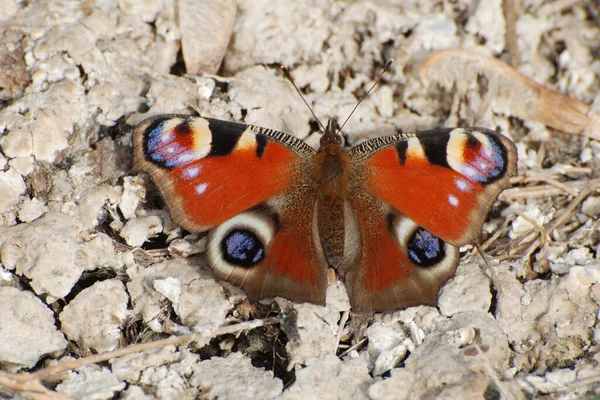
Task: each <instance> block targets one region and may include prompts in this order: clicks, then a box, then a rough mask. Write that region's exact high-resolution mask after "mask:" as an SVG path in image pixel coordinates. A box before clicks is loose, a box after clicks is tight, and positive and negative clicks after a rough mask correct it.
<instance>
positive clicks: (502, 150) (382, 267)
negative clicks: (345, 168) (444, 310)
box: [343, 128, 516, 310]
mask: <svg viewBox="0 0 600 400" xmlns="http://www.w3.org/2000/svg"><path fill="white" fill-rule="evenodd" d="M349 154H350V156H351V158H352V161H353V163H352V165H353V169H352V172H351V174H352V176H351V182H352V183H351V184H350V187H349V191H348V203H349V207H350V208H351V210H352V215H353V218H352V219H351V220H350V224H353V225H354V226H355V227H356V230H357V235H356V236H355V237H353V238H350V240H347V241H346V243H347V247H348V248H347V249H346V254H347V255H348V259H347V260H346V261H345V265H344V268H343V270H344V271H345V279H346V284H347V287H348V290H349V293H350V299H351V303H352V305H353V308H354V309H357V310H386V309H398V308H405V307H408V306H411V305H415V304H431V305H434V304H435V302H436V299H437V292H438V290H439V288H440V287H441V285H442V284H443V283H444V282H445V281H446V280H447V279H449V278H450V277H451V276H452V275H453V274H454V270H455V268H456V264H457V262H458V251H457V249H456V248H455V247H454V246H460V245H463V244H466V243H469V242H471V241H473V240H474V239H475V238H476V237H477V236H478V235H479V232H480V230H481V225H482V224H483V222H484V220H485V217H486V214H487V211H488V208H489V207H490V206H491V204H492V203H493V202H494V200H495V199H496V198H497V196H498V194H499V193H500V191H501V190H502V189H503V188H505V187H506V186H508V178H509V177H510V176H511V175H513V174H514V173H515V171H516V149H515V146H514V144H512V142H510V140H508V139H507V138H505V137H504V136H502V135H500V134H497V133H495V132H493V131H489V130H485V129H479V128H472V129H442V130H435V131H423V132H417V133H403V134H398V135H394V136H387V137H380V138H375V139H372V140H369V141H367V142H364V143H362V144H361V145H359V146H357V147H355V148H354V149H352V150H351V151H350V152H349ZM352 248H354V249H356V248H360V251H352Z"/></svg>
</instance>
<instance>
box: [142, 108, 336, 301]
mask: <svg viewBox="0 0 600 400" xmlns="http://www.w3.org/2000/svg"><path fill="white" fill-rule="evenodd" d="M314 154H315V151H314V150H313V149H312V148H311V147H310V146H308V145H307V144H306V143H304V142H303V141H301V140H299V139H297V138H295V137H293V136H291V135H288V134H285V133H282V132H277V131H272V130H269V129H266V128H260V127H255V126H251V125H244V124H238V123H234V122H228V121H221V120H215V119H210V118H202V117H190V116H183V115H160V116H156V117H151V118H149V119H147V120H145V121H144V122H142V123H141V124H140V125H138V126H137V127H136V129H135V131H134V165H135V167H136V169H138V170H142V171H144V172H147V173H148V174H150V175H151V176H152V178H153V180H154V182H155V183H156V185H157V186H158V188H159V190H160V192H161V194H162V196H163V198H164V199H165V201H166V203H167V205H168V207H169V210H170V212H171V216H172V218H173V220H174V221H175V222H176V223H177V224H179V225H181V226H183V227H184V228H186V229H188V230H190V231H203V230H207V229H210V228H214V229H212V230H211V231H210V233H209V237H208V242H207V257H208V261H209V264H210V266H211V267H212V268H213V270H214V272H215V274H216V275H217V277H219V278H220V279H223V280H227V281H229V282H232V283H234V284H236V285H238V286H240V287H242V288H243V289H244V291H246V293H247V294H248V297H249V298H250V299H251V300H257V299H260V298H263V297H273V296H285V297H286V298H289V299H292V300H297V301H310V302H313V303H321V304H322V303H324V301H325V288H326V284H327V279H326V272H327V264H326V262H325V260H324V258H323V255H322V252H320V247H318V246H317V245H316V244H315V243H316V242H315V240H316V238H317V235H316V232H314V228H313V227H314V226H315V224H314V222H315V221H314V204H315V190H314V186H313V185H311V184H310V179H311V177H312V164H311V161H312V159H313V157H314Z"/></svg>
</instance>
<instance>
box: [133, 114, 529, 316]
mask: <svg viewBox="0 0 600 400" xmlns="http://www.w3.org/2000/svg"><path fill="white" fill-rule="evenodd" d="M133 141H134V167H135V168H136V169H138V170H140V171H143V172H146V173H148V174H150V175H151V176H152V178H153V180H154V181H155V182H156V184H157V186H158V188H159V190H160V192H161V194H162V196H163V197H164V199H165V201H166V203H167V205H168V207H169V210H170V212H171V216H172V218H173V220H174V221H175V222H176V223H177V224H179V225H181V226H182V227H184V228H185V229H187V230H190V231H205V230H209V229H210V232H209V234H208V242H207V257H208V263H209V264H210V266H211V267H212V268H213V270H214V272H215V274H216V275H217V277H219V278H220V279H224V280H226V281H229V282H232V283H234V284H236V285H238V286H240V287H241V288H242V289H243V290H244V291H245V292H246V293H247V295H248V297H249V298H250V300H251V301H256V300H258V299H261V298H265V297H273V296H282V297H286V298H288V299H290V300H294V301H300V302H311V303H318V304H324V302H325V291H326V286H327V276H326V275H327V269H328V266H331V267H333V268H335V269H336V270H337V272H338V274H339V275H340V276H341V277H342V278H343V279H344V281H345V283H346V287H347V289H348V294H349V297H350V303H351V305H352V308H353V310H354V311H370V310H393V309H401V308H405V307H409V306H412V305H418V304H428V305H435V303H436V300H437V294H438V290H439V288H440V287H441V285H442V284H443V283H444V282H445V281H446V280H448V279H449V278H450V277H451V276H452V275H453V274H454V271H455V269H456V265H457V263H458V259H459V256H458V249H457V247H456V246H461V245H464V244H466V243H469V242H472V241H473V240H475V239H476V238H477V236H478V235H479V232H480V230H481V226H482V224H483V222H484V219H485V217H486V214H487V211H488V209H489V208H490V206H491V205H492V203H493V202H494V201H495V199H496V198H497V196H498V194H499V193H500V191H502V189H504V188H505V187H507V186H508V184H509V182H508V180H509V177H510V176H512V175H513V174H514V173H515V171H516V163H517V155H516V149H515V146H514V144H513V143H512V142H511V141H510V140H509V139H507V138H506V137H504V136H502V135H501V134H498V133H496V132H493V131H490V130H487V129H483V128H465V129H463V128H454V129H435V130H429V131H419V132H405V133H398V134H396V135H392V136H384V137H378V138H374V139H370V140H367V141H365V142H363V143H362V144H359V145H357V146H356V147H354V148H352V149H351V150H349V151H347V152H346V151H344V149H343V147H342V145H341V136H340V133H339V129H338V128H337V124H336V123H335V122H334V120H330V122H329V123H328V124H327V128H326V129H325V132H324V134H323V136H322V138H321V141H320V149H319V150H318V151H316V150H314V149H313V148H312V147H310V146H309V145H307V144H306V143H305V142H303V141H301V140H299V139H297V138H295V137H294V136H291V135H288V134H286V133H282V132H277V131H274V130H271V129H266V128H261V127H258V126H253V125H244V124H240V123H234V122H228V121H222V120H217V119H211V118H202V117H192V116H186V115H158V116H154V117H151V118H148V119H146V120H145V121H143V122H142V123H140V124H139V125H138V126H137V127H136V128H135V131H134V134H133Z"/></svg>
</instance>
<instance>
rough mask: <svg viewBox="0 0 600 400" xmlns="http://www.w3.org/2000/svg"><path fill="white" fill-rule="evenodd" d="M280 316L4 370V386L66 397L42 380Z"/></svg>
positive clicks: (0, 386) (0, 381)
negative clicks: (26, 370)
mask: <svg viewBox="0 0 600 400" xmlns="http://www.w3.org/2000/svg"><path fill="white" fill-rule="evenodd" d="M278 322H279V320H278V319H277V318H265V319H257V320H253V321H247V322H241V323H239V324H235V325H228V326H223V327H220V328H217V329H213V330H207V331H204V332H198V333H193V334H190V335H184V336H177V337H171V338H168V339H163V340H157V341H155V342H148V343H141V344H136V345H133V346H129V347H125V348H122V349H118V350H114V351H109V352H106V353H102V354H94V355H92V356H89V357H84V358H80V359H77V360H67V361H65V362H59V364H58V365H55V366H52V367H48V368H44V369H41V370H39V371H36V372H33V373H18V374H13V373H8V372H2V371H0V390H5V391H7V392H9V393H13V394H20V395H21V396H27V397H29V398H31V399H42V398H43V399H57V400H65V399H68V398H69V397H66V396H64V395H62V394H60V393H56V392H53V391H50V390H48V389H47V388H45V387H44V385H43V384H42V381H44V380H47V379H48V378H50V377H51V376H52V375H56V374H58V373H61V372H64V371H69V370H72V369H75V368H79V367H83V366H86V365H91V364H96V363H100V362H104V361H108V360H110V359H113V358H117V357H122V356H125V355H128V354H133V353H140V352H142V351H146V350H152V349H158V348H162V347H165V346H169V345H181V344H184V343H188V342H193V341H198V340H201V339H206V338H211V337H215V336H219V335H225V334H232V333H240V332H243V331H246V330H251V329H255V328H258V327H261V326H265V325H271V324H275V323H278Z"/></svg>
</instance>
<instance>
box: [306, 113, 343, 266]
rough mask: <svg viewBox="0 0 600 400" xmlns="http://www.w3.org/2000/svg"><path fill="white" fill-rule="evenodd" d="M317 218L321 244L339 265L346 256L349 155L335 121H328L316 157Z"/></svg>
mask: <svg viewBox="0 0 600 400" xmlns="http://www.w3.org/2000/svg"><path fill="white" fill-rule="evenodd" d="M314 172H315V177H316V181H317V221H318V230H319V239H320V242H321V247H322V248H323V252H324V254H325V257H326V259H327V261H328V262H329V264H331V265H332V266H337V265H338V264H339V263H340V262H341V260H342V258H343V255H344V207H345V206H344V205H345V201H346V191H347V185H348V178H349V173H350V157H349V156H348V154H347V153H346V152H345V151H344V149H343V148H342V140H341V137H340V136H339V134H338V133H337V124H336V123H335V120H330V121H329V123H328V124H327V129H326V131H325V134H324V135H323V137H322V138H321V146H320V148H319V151H318V153H317V155H316V157H315V161H314Z"/></svg>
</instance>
